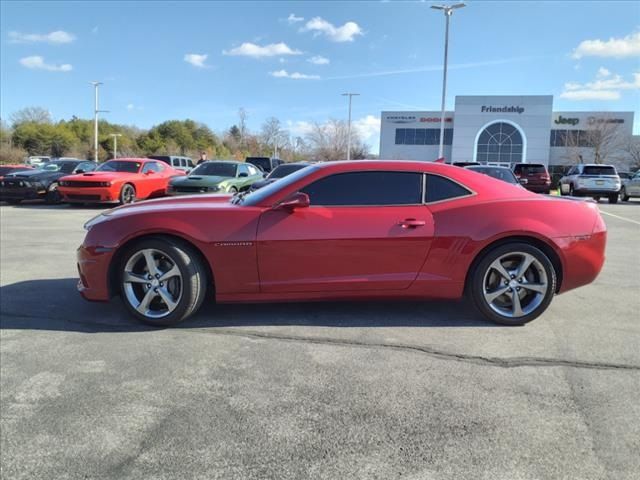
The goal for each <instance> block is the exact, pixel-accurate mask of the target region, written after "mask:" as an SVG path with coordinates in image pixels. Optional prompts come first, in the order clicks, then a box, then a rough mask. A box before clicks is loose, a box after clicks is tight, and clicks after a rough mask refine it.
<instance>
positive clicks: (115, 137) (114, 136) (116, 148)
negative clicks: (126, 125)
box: [109, 133, 122, 159]
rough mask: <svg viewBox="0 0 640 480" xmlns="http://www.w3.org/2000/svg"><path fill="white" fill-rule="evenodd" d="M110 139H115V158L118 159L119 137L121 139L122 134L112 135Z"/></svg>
mask: <svg viewBox="0 0 640 480" xmlns="http://www.w3.org/2000/svg"><path fill="white" fill-rule="evenodd" d="M109 136H110V137H113V158H114V159H115V158H118V137H121V136H122V134H121V133H110V134H109Z"/></svg>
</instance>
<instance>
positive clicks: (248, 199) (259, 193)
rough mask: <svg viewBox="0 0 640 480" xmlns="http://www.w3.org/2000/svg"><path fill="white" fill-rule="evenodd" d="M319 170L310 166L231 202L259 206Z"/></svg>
mask: <svg viewBox="0 0 640 480" xmlns="http://www.w3.org/2000/svg"><path fill="white" fill-rule="evenodd" d="M316 170H318V167H315V166H308V167H305V168H303V169H301V170H298V171H297V172H294V173H292V174H291V175H287V176H286V177H284V178H283V179H281V180H278V181H277V182H273V183H270V184H269V185H267V186H265V187H262V188H260V189H258V190H254V191H253V192H251V193H247V194H245V195H242V196H240V195H239V196H237V197H234V198H233V199H232V200H231V201H232V202H234V203H240V202H242V203H243V204H244V205H258V204H259V203H260V202H262V201H263V200H264V199H265V198H267V197H270V196H271V195H273V194H274V193H276V192H278V191H279V190H281V189H283V188H287V187H288V186H289V185H291V184H293V183H296V182H297V181H299V180H301V179H303V178H304V177H306V176H307V175H310V174H311V173H313V172H315V171H316Z"/></svg>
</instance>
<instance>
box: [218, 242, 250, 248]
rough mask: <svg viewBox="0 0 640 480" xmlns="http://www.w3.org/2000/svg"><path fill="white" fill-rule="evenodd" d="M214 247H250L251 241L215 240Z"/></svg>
mask: <svg viewBox="0 0 640 480" xmlns="http://www.w3.org/2000/svg"><path fill="white" fill-rule="evenodd" d="M213 246H214V247H251V246H253V242H217V243H214V244H213Z"/></svg>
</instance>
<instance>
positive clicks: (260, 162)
mask: <svg viewBox="0 0 640 480" xmlns="http://www.w3.org/2000/svg"><path fill="white" fill-rule="evenodd" d="M246 162H247V163H251V164H253V165H256V166H258V167H260V168H261V169H262V170H264V171H265V172H268V171H270V170H271V160H270V159H269V158H268V157H248V158H247V160H246Z"/></svg>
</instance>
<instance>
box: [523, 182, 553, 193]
mask: <svg viewBox="0 0 640 480" xmlns="http://www.w3.org/2000/svg"><path fill="white" fill-rule="evenodd" d="M523 187H524V188H526V189H527V190H529V191H530V192H534V193H549V191H550V190H551V183H547V184H539V185H532V184H530V183H529V184H527V185H523Z"/></svg>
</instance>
